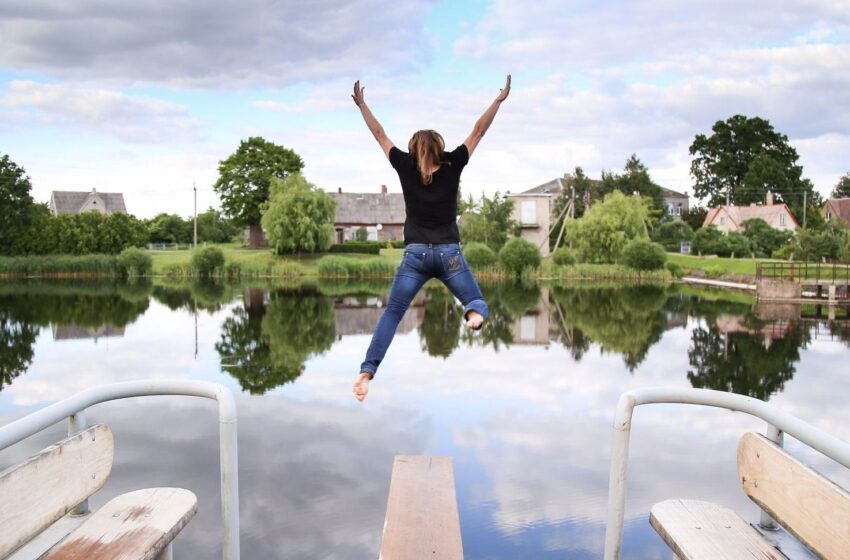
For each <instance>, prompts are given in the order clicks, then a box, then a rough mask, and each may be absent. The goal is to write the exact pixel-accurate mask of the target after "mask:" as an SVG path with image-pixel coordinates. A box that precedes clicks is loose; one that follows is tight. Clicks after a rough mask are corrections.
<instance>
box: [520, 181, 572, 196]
mask: <svg viewBox="0 0 850 560" xmlns="http://www.w3.org/2000/svg"><path fill="white" fill-rule="evenodd" d="M565 188H566V184H565V181H564V180H563V179H562V178H561V177H556V178H555V179H552V180H551V181H546V182H545V183H543V184H542V185H537V186H536V187H534V188H532V189H528V190H527V191H522V192H520V193H508V194H506V196H523V195H547V194H558V193H559V192H561V191H562V190H564V189H565Z"/></svg>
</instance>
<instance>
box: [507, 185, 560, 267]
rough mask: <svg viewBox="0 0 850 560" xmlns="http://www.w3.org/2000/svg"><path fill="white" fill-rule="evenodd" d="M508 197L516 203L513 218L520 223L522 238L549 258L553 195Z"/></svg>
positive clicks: (512, 195)
mask: <svg viewBox="0 0 850 560" xmlns="http://www.w3.org/2000/svg"><path fill="white" fill-rule="evenodd" d="M507 197H508V198H510V199H511V200H513V201H514V207H513V210H512V213H511V218H512V219H514V220H516V221H517V222H519V225H520V228H521V231H520V235H521V236H522V238H523V239H526V240H528V241H530V242H531V243H534V245H535V246H536V247H539V248H540V254H541V255H543V256H544V257H548V256H549V242H548V239H549V228H550V227H551V224H552V217H551V212H552V210H551V205H552V195H551V194H546V193H541V194H525V193H520V194H509V195H507Z"/></svg>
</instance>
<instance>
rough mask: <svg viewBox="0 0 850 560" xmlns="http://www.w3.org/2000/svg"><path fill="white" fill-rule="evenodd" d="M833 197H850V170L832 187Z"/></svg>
mask: <svg viewBox="0 0 850 560" xmlns="http://www.w3.org/2000/svg"><path fill="white" fill-rule="evenodd" d="M831 196H832V198H850V172H847V173H845V174H844V177H842V178H841V179H839V180H838V183H837V184H836V185H835V188H834V189H832V195H831Z"/></svg>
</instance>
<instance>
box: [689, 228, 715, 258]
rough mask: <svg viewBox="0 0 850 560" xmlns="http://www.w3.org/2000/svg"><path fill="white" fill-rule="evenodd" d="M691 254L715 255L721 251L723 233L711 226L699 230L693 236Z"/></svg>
mask: <svg viewBox="0 0 850 560" xmlns="http://www.w3.org/2000/svg"><path fill="white" fill-rule="evenodd" d="M692 249H693V252H695V253H697V254H699V255H716V254H718V253H720V252H722V251H723V232H721V231H720V230H718V229H717V228H716V227H714V226H713V225H711V226H708V227H704V228H700V229H698V230H697V231H696V233H695V234H694V243H693V246H692Z"/></svg>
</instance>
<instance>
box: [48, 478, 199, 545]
mask: <svg viewBox="0 0 850 560" xmlns="http://www.w3.org/2000/svg"><path fill="white" fill-rule="evenodd" d="M197 510H198V500H197V498H196V497H195V495H194V494H193V493H192V492H190V491H189V490H184V489H182V488H149V489H146V490H137V491H135V492H128V493H126V494H122V495H120V496H118V497H116V498H113V499H112V500H110V501H109V502H108V503H107V504H106V505H105V506H103V507H102V508H100V509H99V510H98V511H97V512H95V514H94V515H92V516H91V518H90V519H89V520H88V521H86V522H85V523H83V524H82V525H81V526H80V527H79V528H78V529H77V530H75V531H74V532H73V533H71V534H70V535H68V537H67V538H66V539H65V540H63V541H62V542H61V543H59V544H57V545H56V546H55V547H53V548H52V549H50V550H49V551H48V552H47V553H46V554H45V555H44V556H42V558H41V560H86V559H96V558H103V559H109V560H153V559H154V558H156V556H157V554H159V553H160V551H162V550H163V549H164V548H165V547H166V546H167V545H168V543H170V542H171V541H172V540H173V539H174V537H176V536H177V533H179V532H180V530H181V529H182V528H183V527H184V526H185V525H186V523H188V522H189V520H190V519H191V518H192V516H194V515H195V513H196V512H197Z"/></svg>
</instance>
